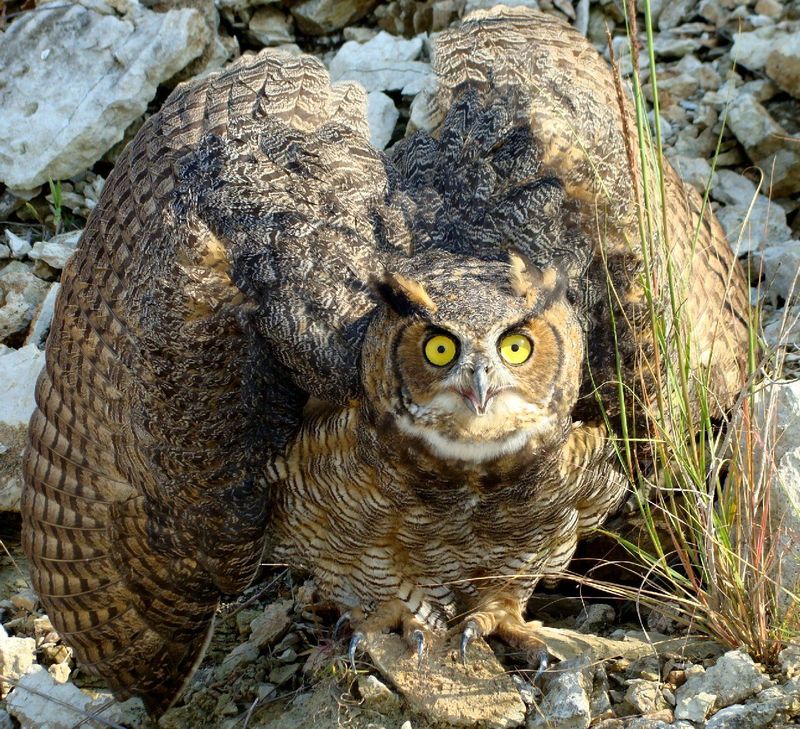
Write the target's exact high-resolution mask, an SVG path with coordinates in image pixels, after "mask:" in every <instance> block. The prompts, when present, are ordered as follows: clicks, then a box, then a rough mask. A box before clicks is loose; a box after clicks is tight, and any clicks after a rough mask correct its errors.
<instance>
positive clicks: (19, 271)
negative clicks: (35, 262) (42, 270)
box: [0, 261, 48, 341]
mask: <svg viewBox="0 0 800 729" xmlns="http://www.w3.org/2000/svg"><path fill="white" fill-rule="evenodd" d="M47 289H48V284H47V283H46V282H45V281H42V280H41V279H39V278H37V277H36V276H34V275H33V273H32V271H31V269H30V268H29V267H28V266H26V265H25V264H24V263H22V261H12V262H11V263H9V264H8V265H7V266H6V267H5V268H3V269H2V270H0V341H3V340H4V339H6V338H7V337H9V336H10V335H12V334H16V333H17V332H24V331H25V330H26V329H27V328H28V325H29V324H30V323H31V320H32V319H33V315H34V313H35V311H36V308H37V307H38V306H39V304H41V303H42V301H43V300H44V297H45V296H46V295H47Z"/></svg>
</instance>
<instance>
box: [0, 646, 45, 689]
mask: <svg viewBox="0 0 800 729" xmlns="http://www.w3.org/2000/svg"><path fill="white" fill-rule="evenodd" d="M35 654H36V641H35V640H34V639H33V638H11V637H9V636H8V635H6V634H5V630H3V633H2V635H0V675H1V676H2V677H3V678H5V679H8V681H3V682H2V683H0V696H3V697H4V696H6V694H7V693H8V692H9V691H10V690H11V688H12V687H13V685H14V682H16V681H18V680H19V679H20V677H22V676H24V675H25V674H26V673H27V672H28V671H29V670H30V668H31V666H33V662H34V657H35Z"/></svg>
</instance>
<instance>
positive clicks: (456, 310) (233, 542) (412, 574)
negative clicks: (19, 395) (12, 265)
mask: <svg viewBox="0 0 800 729" xmlns="http://www.w3.org/2000/svg"><path fill="white" fill-rule="evenodd" d="M434 67H435V70H436V72H437V84H436V86H435V87H433V88H431V89H430V90H429V92H428V94H427V105H423V106H422V107H418V108H417V109H416V110H415V113H414V117H413V118H414V121H415V123H416V124H417V125H418V126H422V127H424V128H426V129H427V130H428V131H427V132H424V131H421V132H418V133H417V134H414V135H412V136H409V137H408V138H406V139H405V140H404V141H403V142H401V143H400V144H398V145H396V147H395V148H394V149H393V150H392V151H391V152H390V153H389V154H388V155H385V154H383V153H381V152H378V151H376V150H374V149H373V148H371V147H370V145H369V143H368V141H367V138H368V133H367V127H366V122H365V118H364V112H365V95H364V93H363V91H362V90H361V89H359V88H358V87H356V86H354V85H349V84H343V85H339V86H336V87H333V88H332V87H331V86H330V84H329V80H328V77H327V74H326V72H325V70H324V68H323V67H322V65H321V64H320V63H319V62H317V61H315V60H313V59H311V58H308V57H292V56H289V55H286V54H282V53H276V52H264V53H262V54H259V55H258V56H257V57H255V58H251V59H243V60H241V61H239V62H237V63H236V64H234V65H233V66H232V67H230V68H229V69H227V70H225V71H224V72H222V73H220V74H216V75H213V76H211V77H209V78H208V79H205V80H202V81H198V82H193V83H190V84H186V85H182V86H181V87H179V88H178V89H177V90H176V91H175V92H174V93H173V95H172V96H171V97H170V98H169V100H168V101H167V102H166V104H165V105H164V107H163V108H162V109H161V111H159V112H158V113H157V114H156V115H154V116H153V117H152V118H151V119H149V120H148V122H147V123H146V124H145V126H144V127H143V128H142V130H141V131H140V133H139V134H138V135H137V137H136V139H135V140H134V141H133V142H132V143H131V144H130V145H129V146H128V148H127V149H126V151H125V152H124V153H123V155H122V156H121V158H120V160H119V162H118V164H117V166H116V168H115V170H114V172H113V173H112V175H111V176H110V177H109V180H108V182H107V185H106V189H105V191H104V193H103V196H102V199H101V201H100V202H99V204H98V206H97V208H96V210H95V211H94V212H93V214H92V216H91V218H90V220H89V223H88V225H87V229H86V232H85V234H84V236H83V239H82V243H81V246H80V248H79V250H78V252H77V253H76V255H75V256H74V258H73V259H72V260H71V261H70V263H69V265H68V267H67V269H66V270H65V272H64V279H63V288H62V291H61V294H60V298H59V302H58V306H57V311H56V315H55V319H54V323H53V327H52V331H51V335H50V339H49V341H48V355H47V367H46V371H45V372H44V373H43V374H42V376H41V378H40V380H39V383H38V386H37V403H38V409H37V410H36V412H35V414H34V416H33V418H32V421H31V429H30V441H31V447H30V450H29V454H28V458H27V461H26V477H27V485H26V489H25V492H24V497H23V504H22V509H23V517H24V543H25V548H26V550H27V553H28V555H29V557H30V559H31V563H32V565H33V580H34V586H35V588H36V590H37V592H38V593H39V595H40V596H41V598H42V601H43V603H44V606H45V607H46V609H47V611H48V613H49V615H50V617H51V619H52V620H53V623H54V625H55V626H56V628H57V629H58V631H59V632H60V633H61V634H62V636H63V637H64V639H65V640H66V641H67V642H68V643H69V644H70V645H71V646H73V648H74V649H75V651H76V655H77V657H78V660H79V661H80V662H81V664H82V665H84V666H85V667H87V668H88V669H89V670H91V671H93V672H95V673H97V674H99V675H101V676H103V677H104V678H105V679H106V680H107V681H108V682H109V684H110V685H111V687H112V688H113V690H114V691H115V693H116V694H117V696H119V697H120V698H122V697H126V696H129V695H138V696H141V697H142V698H143V699H144V701H145V703H146V705H147V706H148V708H149V709H150V711H152V712H153V713H155V714H158V713H160V712H163V711H164V710H165V709H166V708H167V707H168V706H169V705H170V703H171V702H172V701H174V699H175V698H176V696H178V695H179V693H180V691H181V688H182V685H183V684H184V682H185V681H186V680H187V679H188V677H190V676H191V673H192V671H193V668H194V667H195V666H196V665H197V663H198V662H199V660H200V659H201V658H202V655H203V651H204V647H205V644H206V642H207V640H208V637H209V635H210V631H211V629H212V621H213V615H214V611H215V609H216V607H217V604H218V602H219V599H220V595H221V594H226V593H235V592H237V591H239V590H241V589H242V588H244V587H245V586H246V585H247V584H248V582H249V581H250V580H251V579H252V577H253V575H254V573H255V570H256V569H257V566H258V563H259V559H260V557H261V554H262V550H263V548H264V544H265V539H266V540H267V541H268V542H269V547H270V550H271V556H272V557H273V558H278V559H284V560H286V561H288V562H289V563H290V564H291V565H292V566H295V567H298V568H304V569H306V570H308V571H310V572H311V573H312V574H314V575H315V577H316V578H317V580H318V582H319V584H320V588H321V590H322V592H323V593H324V594H326V595H327V596H328V597H330V598H331V599H332V600H334V601H335V602H336V603H338V605H339V606H340V607H341V609H342V610H343V611H344V610H348V611H349V612H350V615H351V620H352V622H353V623H354V627H355V628H356V629H357V630H361V631H365V632H369V631H370V630H378V629H382V628H384V627H388V626H398V627H400V628H401V629H402V630H403V631H404V632H405V633H406V634H407V635H409V637H413V638H414V640H416V639H417V637H419V636H423V637H427V638H428V639H431V638H433V637H434V636H435V635H437V634H440V633H442V631H443V630H444V629H445V627H446V626H447V625H448V624H453V623H455V624H456V625H459V624H463V625H465V626H467V628H468V635H472V634H478V633H484V634H488V633H491V632H495V633H497V634H498V635H500V636H501V637H503V638H505V639H506V640H508V641H509V642H511V643H512V644H514V645H517V646H519V647H521V648H523V649H525V650H528V651H529V653H530V655H531V657H532V659H534V658H536V657H537V656H538V655H539V653H540V651H541V648H542V646H541V643H540V642H539V641H538V639H537V638H536V636H535V632H534V631H532V630H531V629H529V628H528V627H527V626H526V625H525V623H524V620H523V611H524V606H525V602H526V600H527V598H528V596H529V595H530V593H531V591H532V590H533V588H534V587H535V585H536V583H537V581H538V580H539V579H540V577H542V576H544V577H548V576H555V575H557V574H558V573H559V572H560V571H561V570H563V568H564V567H565V566H566V564H567V562H568V561H569V559H570V557H571V555H572V553H573V550H574V548H575V543H576V540H577V538H578V537H579V536H580V534H582V533H584V532H585V531H587V530H588V529H590V528H591V527H592V526H594V525H596V524H597V523H598V522H599V521H601V520H602V519H603V518H604V517H605V515H606V514H607V513H608V511H609V510H610V509H611V508H613V506H614V504H616V503H617V502H618V500H619V498H620V496H621V494H622V491H623V488H624V480H623V478H622V476H621V474H620V473H619V470H618V468H617V466H616V462H615V459H614V456H613V453H612V450H611V449H610V447H609V446H608V443H607V438H606V435H607V434H606V431H605V426H604V425H602V424H601V423H602V422H603V421H602V417H601V409H600V405H599V404H598V401H597V398H596V397H595V396H594V394H593V390H594V385H593V382H597V383H603V382H606V381H610V380H613V379H614V377H615V376H616V368H615V358H614V345H613V340H612V336H611V312H610V309H611V308H612V306H611V305H610V304H609V297H608V293H607V282H608V281H610V282H611V284H612V285H613V287H614V289H615V290H616V291H617V292H618V294H619V300H618V302H617V303H615V304H613V308H615V309H616V310H615V312H614V313H615V318H616V320H617V321H618V322H620V326H619V331H618V339H619V345H620V351H621V352H622V355H623V363H622V364H623V374H624V377H625V378H626V379H627V380H628V381H629V383H631V384H633V383H638V382H639V381H640V380H642V381H643V382H644V384H645V387H646V388H650V390H651V391H652V388H653V387H654V383H655V377H654V376H653V374H654V371H653V366H652V362H651V360H649V359H648V356H647V355H648V352H649V351H650V349H651V339H652V337H651V335H650V333H649V322H648V320H647V317H646V316H645V309H644V306H643V298H644V297H643V294H642V289H641V286H640V279H639V278H638V277H639V275H640V274H642V273H646V274H648V275H651V276H653V277H655V278H656V279H659V278H663V276H664V272H665V270H666V259H667V255H671V256H672V257H673V259H674V261H675V262H676V264H677V265H676V268H677V270H679V271H681V272H683V273H684V274H685V276H686V277H685V282H684V283H682V284H680V285H679V291H680V292H681V295H682V296H683V297H684V299H685V306H686V308H687V311H688V312H689V314H690V317H689V320H690V321H691V322H693V323H694V324H695V329H694V332H693V342H694V345H695V346H694V348H693V350H692V352H693V356H694V360H693V367H694V372H695V373H696V374H697V373H699V372H700V370H701V367H702V366H706V367H708V369H709V381H710V385H711V390H712V394H713V396H714V398H716V401H717V402H718V405H719V408H718V409H719V410H720V411H722V410H724V408H725V407H727V406H729V405H730V403H731V401H732V398H733V397H734V395H735V393H736V391H737V389H738V388H739V387H740V385H741V382H742V379H743V372H744V370H743V362H742V354H743V352H742V350H743V348H744V346H745V345H744V343H745V342H746V327H745V325H744V317H745V313H746V310H747V301H746V294H745V291H746V289H745V287H744V280H743V277H742V274H741V272H740V271H739V269H738V267H737V266H736V264H735V261H734V259H733V256H732V255H731V253H730V251H729V249H728V248H727V245H726V243H725V240H724V237H723V235H722V233H721V230H720V228H719V225H718V224H717V223H716V221H715V220H713V218H712V217H711V215H710V213H708V212H706V213H705V215H704V217H703V218H702V219H701V218H700V216H699V211H700V206H699V200H698V198H697V196H696V194H695V193H694V192H692V191H689V190H687V189H686V188H685V187H684V186H683V185H682V184H681V183H680V182H679V181H678V179H677V178H676V177H675V175H674V173H673V172H672V171H671V170H667V201H666V208H667V216H666V221H667V228H666V230H656V231H654V232H653V236H652V240H653V241H654V245H653V248H654V250H655V252H656V253H657V255H656V257H655V259H654V260H653V261H652V263H651V265H650V267H649V268H648V269H647V270H645V263H644V259H645V256H644V255H643V252H642V247H641V243H640V241H639V237H638V228H637V205H638V204H639V202H640V201H641V200H642V199H643V195H644V192H645V191H647V192H648V193H653V192H654V188H653V189H650V188H649V187H648V188H647V189H646V188H645V185H644V184H643V183H642V182H641V181H640V180H639V179H638V178H636V177H632V176H631V172H630V168H629V165H628V148H627V144H628V143H629V142H630V139H628V141H627V142H626V133H630V130H632V129H633V128H634V126H633V124H632V118H631V110H630V108H629V106H628V104H627V102H625V103H624V105H623V108H622V111H621V110H620V108H619V106H618V105H617V103H616V101H615V99H616V90H615V85H614V82H613V78H612V75H611V73H610V71H609V69H608V68H607V66H606V65H605V63H604V62H603V61H602V59H600V57H599V56H598V55H597V54H596V52H595V51H594V50H593V49H592V48H591V47H590V46H589V45H588V43H587V42H586V41H585V40H584V39H583V38H582V37H581V36H580V35H579V34H577V33H576V32H575V31H574V30H572V29H570V28H568V27H567V26H564V25H562V24H561V23H559V22H557V21H555V20H554V19H552V18H549V17H547V16H544V15H541V14H538V13H533V12H531V11H525V10H516V9H515V10H509V9H506V10H499V11H493V12H492V13H479V14H476V15H475V16H473V18H472V19H471V20H469V21H467V22H465V23H464V25H463V26H462V27H461V28H460V29H458V30H453V31H448V32H446V33H444V34H442V35H441V36H440V37H439V38H438V40H437V43H436V55H435V61H434ZM624 121H627V132H626V126H625V123H624ZM648 184H649V183H648ZM695 230H697V231H698V235H697V239H696V241H693V240H692V235H691V234H692V232H693V231H695ZM612 300H614V301H616V299H613V297H612ZM435 337H439V338H440V339H435V340H434V338H435ZM509 337H510V339H509ZM514 347H516V349H514ZM528 347H530V353H529V354H528V352H527V349H526V348H528ZM445 360H446V361H445ZM614 392H615V389H614V388H610V389H609V390H608V391H606V390H605V389H602V390H601V396H602V398H603V400H604V405H605V407H606V408H607V410H608V411H609V412H610V413H612V414H613V413H614V412H615V408H617V405H616V403H615V401H614ZM460 621H463V622H460ZM415 631H419V633H416V632H415Z"/></svg>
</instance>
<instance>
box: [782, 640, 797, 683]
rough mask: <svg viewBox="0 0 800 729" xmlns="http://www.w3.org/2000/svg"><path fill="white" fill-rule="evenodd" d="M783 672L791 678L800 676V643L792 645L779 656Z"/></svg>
mask: <svg viewBox="0 0 800 729" xmlns="http://www.w3.org/2000/svg"><path fill="white" fill-rule="evenodd" d="M778 660H779V661H780V664H781V670H782V671H783V672H784V673H785V674H786V675H787V676H788V677H789V678H792V677H793V676H800V642H794V643H790V644H789V645H787V646H786V648H784V649H783V650H782V651H781V652H780V653H779V654H778Z"/></svg>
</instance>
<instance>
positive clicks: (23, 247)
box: [6, 230, 31, 258]
mask: <svg viewBox="0 0 800 729" xmlns="http://www.w3.org/2000/svg"><path fill="white" fill-rule="evenodd" d="M6 243H7V244H8V250H9V252H10V254H11V255H12V256H13V257H14V258H25V256H27V255H28V253H30V252H31V243H30V241H28V240H25V238H20V236H18V235H16V234H15V233H13V232H12V231H10V230H6Z"/></svg>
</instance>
